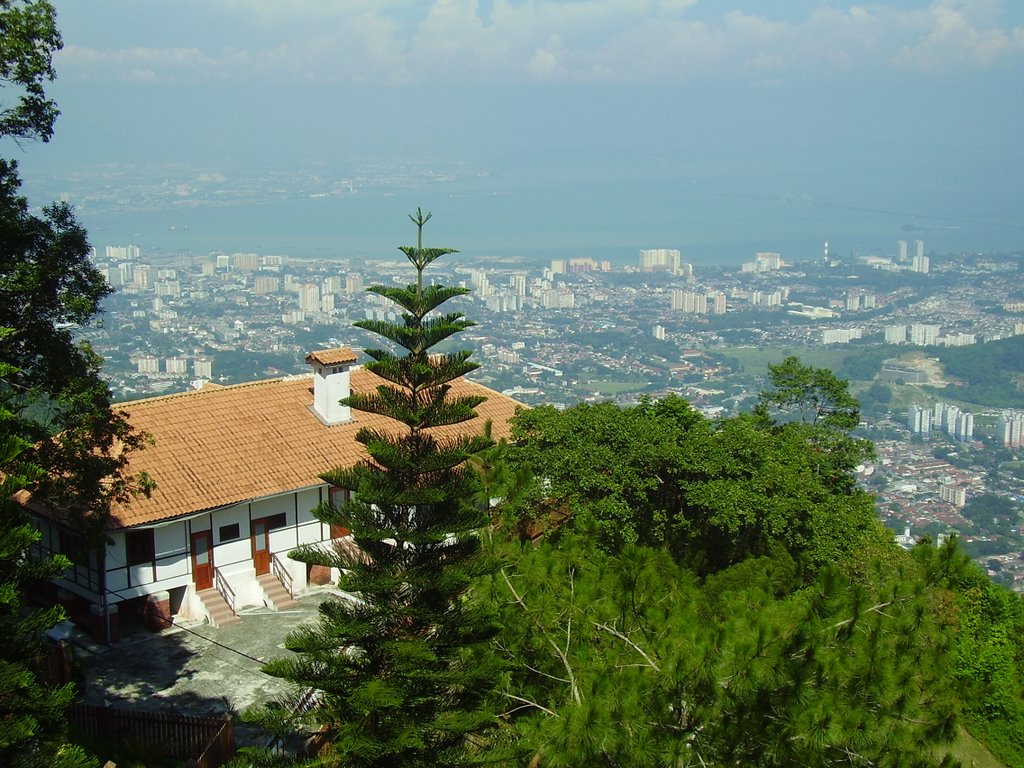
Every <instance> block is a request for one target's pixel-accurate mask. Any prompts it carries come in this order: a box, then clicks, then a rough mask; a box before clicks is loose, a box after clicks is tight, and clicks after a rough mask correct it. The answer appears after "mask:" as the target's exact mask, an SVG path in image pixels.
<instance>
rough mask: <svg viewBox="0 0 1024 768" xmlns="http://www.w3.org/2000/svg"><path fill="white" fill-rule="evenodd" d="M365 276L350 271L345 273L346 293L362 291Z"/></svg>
mask: <svg viewBox="0 0 1024 768" xmlns="http://www.w3.org/2000/svg"><path fill="white" fill-rule="evenodd" d="M362 292H363V276H362V275H356V274H352V273H349V274H347V275H345V293H348V294H353V293H362Z"/></svg>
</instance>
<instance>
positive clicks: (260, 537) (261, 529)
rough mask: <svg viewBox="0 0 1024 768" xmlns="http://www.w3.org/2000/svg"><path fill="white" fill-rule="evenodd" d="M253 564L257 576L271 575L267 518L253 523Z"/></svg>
mask: <svg viewBox="0 0 1024 768" xmlns="http://www.w3.org/2000/svg"><path fill="white" fill-rule="evenodd" d="M252 564H253V565H254V566H255V567H256V575H257V576H262V575H263V574H264V573H270V526H269V525H267V519H266V518H265V517H263V518H260V519H259V520H253V521H252Z"/></svg>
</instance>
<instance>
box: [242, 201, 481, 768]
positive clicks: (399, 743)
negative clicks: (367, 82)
mask: <svg viewBox="0 0 1024 768" xmlns="http://www.w3.org/2000/svg"><path fill="white" fill-rule="evenodd" d="M411 218H412V219H413V222H414V223H415V224H416V225H417V228H418V232H419V238H418V245H417V246H416V247H410V248H403V249H402V251H403V252H404V253H405V254H406V256H407V257H408V259H409V261H410V262H411V263H412V264H413V266H414V267H415V268H416V282H415V283H414V284H412V285H409V286H407V287H405V288H392V287H382V286H374V287H373V288H371V289H370V290H372V291H373V292H374V293H377V294H379V295H382V296H386V297H387V298H389V299H391V300H392V301H394V302H395V303H397V304H398V305H399V306H400V307H401V308H402V310H403V314H402V323H401V324H398V323H395V324H389V323H378V322H365V323H360V324H359V325H360V326H361V327H364V328H367V329H368V330H371V331H374V332H376V333H378V334H379V335H381V336H383V337H384V338H386V339H388V340H390V341H392V342H394V343H395V344H396V345H398V346H399V347H402V348H404V349H405V350H406V354H404V355H402V356H398V355H396V354H394V353H393V352H391V351H388V350H379V349H376V350H367V354H369V355H370V356H371V357H372V358H373V362H371V363H369V364H368V365H367V368H369V369H370V370H371V371H373V372H374V373H376V374H377V375H378V376H380V377H381V378H382V379H383V380H384V381H385V383H383V384H381V385H380V386H378V387H377V389H376V391H375V392H372V393H360V394H355V395H353V396H351V397H349V398H347V400H346V401H344V402H345V403H347V404H348V405H350V406H351V407H352V408H353V409H355V410H359V411H365V412H371V413H376V414H381V415H384V416H388V417H389V418H391V419H394V420H395V421H397V422H399V423H400V424H401V425H402V426H403V428H404V429H402V430H399V431H397V432H396V431H391V430H389V431H387V432H383V431H374V430H371V429H367V428H363V429H361V430H359V432H358V433H357V436H356V439H357V440H358V441H359V442H361V443H362V444H363V445H364V446H365V448H366V451H367V453H368V454H369V457H370V458H369V459H368V460H367V461H364V462H362V463H360V464H358V465H356V466H355V467H351V468H339V469H337V470H334V471H331V472H328V473H326V474H325V475H324V476H323V477H324V479H325V480H326V481H327V482H329V483H331V484H333V485H335V486H339V487H343V488H349V489H351V490H352V491H353V492H354V494H353V497H352V500H351V501H349V502H348V503H346V504H345V505H344V506H342V507H340V508H338V507H333V506H330V505H326V506H324V507H322V508H320V509H319V510H318V511H317V515H318V517H319V518H320V519H321V520H322V521H323V522H325V523H329V524H332V525H341V526H344V527H346V528H348V529H350V530H351V532H352V543H354V544H355V547H352V546H350V545H349V544H348V543H347V542H346V543H339V544H338V546H336V547H334V548H333V549H331V550H329V551H325V550H322V549H316V548H307V549H306V550H304V551H303V552H301V553H300V554H299V555H298V556H299V557H300V558H301V559H304V560H306V561H307V562H312V563H317V564H320V565H327V566H332V567H336V568H339V569H341V572H342V577H341V580H340V582H339V586H340V587H341V589H343V590H345V591H346V592H347V593H349V594H351V595H354V596H355V597H354V598H353V599H352V600H337V601H327V602H325V603H323V605H322V606H321V609H320V614H321V615H320V619H319V622H318V623H317V624H316V625H315V626H309V627H305V628H303V629H300V630H298V631H296V632H295V633H293V634H292V635H290V636H289V638H288V640H287V646H288V648H290V649H291V650H293V651H295V652H296V653H297V654H298V657H297V659H294V660H281V661H276V662H272V663H271V664H269V665H267V667H266V671H267V672H268V673H270V674H272V675H276V676H279V677H283V678H286V679H288V680H291V681H292V682H294V683H296V684H299V685H301V686H304V687H308V688H315V689H317V690H318V692H319V693H318V696H319V698H318V704H317V706H316V707H315V708H314V709H313V710H312V712H311V713H310V714H309V715H308V716H307V717H306V718H305V720H306V721H307V723H308V724H309V725H311V726H312V727H313V728H314V729H316V730H318V731H319V732H320V737H321V738H322V739H323V740H324V741H325V743H326V746H325V747H324V749H323V751H322V753H321V758H323V759H326V760H335V761H337V762H338V763H341V764H344V765H345V766H426V765H471V764H474V763H478V762H481V761H483V760H484V756H483V755H482V754H480V753H478V752H475V751H474V749H473V748H472V746H471V744H470V742H469V741H468V737H469V736H471V735H477V736H478V735H479V734H480V733H481V732H483V731H485V730H486V729H488V728H489V727H492V726H494V725H495V724H496V723H495V719H494V710H493V708H492V707H490V706H489V696H490V692H491V689H492V685H493V682H494V680H495V679H496V677H497V675H498V673H499V669H498V659H497V657H496V656H495V655H494V654H493V652H492V651H491V648H490V640H491V638H492V637H493V636H494V634H495V633H496V632H497V629H498V627H497V625H496V624H495V623H494V618H493V616H492V614H491V612H490V611H489V609H488V608H487V607H486V606H485V605H482V604H480V603H479V602H477V601H474V600H472V599H470V594H469V589H470V586H471V584H472V583H473V581H474V580H476V579H478V578H480V577H481V576H484V575H486V574H488V573H490V572H492V571H493V569H494V567H495V565H496V562H495V561H494V560H493V558H491V557H490V556H489V555H487V554H486V553H485V552H484V551H483V548H482V540H481V538H480V536H479V532H480V530H481V529H482V528H483V527H484V526H486V524H487V522H488V517H487V512H486V508H485V507H482V506H479V505H476V504H474V503H473V499H474V498H475V496H476V493H477V489H478V477H477V473H476V472H475V471H474V470H473V469H472V468H471V467H470V466H467V461H468V460H469V459H470V458H471V457H473V456H474V455H476V456H480V455H481V454H482V452H484V451H486V450H488V449H489V448H490V447H491V446H492V445H493V441H491V440H490V439H489V438H486V437H482V436H478V437H474V436H462V437H449V438H439V437H436V436H435V435H434V434H433V433H432V432H431V431H430V429H431V428H433V427H438V426H443V425H448V424H458V423H461V422H464V421H467V420H469V419H471V418H473V417H474V416H475V411H474V408H475V406H476V405H478V404H479V403H480V402H481V401H482V399H483V398H479V397H455V396H452V395H451V392H450V390H451V382H452V381H453V380H454V379H456V378H458V377H460V376H462V375H463V374H465V373H467V372H468V371H470V370H473V369H474V368H475V367H476V364H475V363H472V362H470V361H469V360H468V357H469V354H468V353H466V352H455V353H453V354H437V353H432V352H431V351H430V350H431V348H432V347H433V345H435V344H437V343H438V342H440V341H441V340H443V339H446V338H448V337H449V336H451V335H453V334H455V333H458V332H460V331H462V330H464V329H466V328H468V327H470V326H471V325H472V323H471V322H470V321H468V320H466V319H465V318H463V316H462V315H461V314H459V313H448V314H433V315H430V316H429V317H428V314H429V313H431V312H433V311H434V310H436V309H437V307H439V306H440V305H441V304H443V303H444V302H445V301H446V300H447V299H449V298H452V297H454V296H458V295H461V294H462V293H464V291H463V290H462V289H459V288H446V287H444V286H438V285H429V286H424V285H423V270H424V269H425V268H426V267H427V266H428V265H429V264H430V263H432V262H433V261H434V260H436V259H437V258H439V257H440V256H442V255H444V254H446V253H451V251H450V250H449V249H425V248H423V247H422V229H423V225H424V224H425V223H426V221H427V220H428V219H429V218H430V214H426V215H424V214H422V212H420V211H417V213H416V216H414V217H411ZM281 715H282V711H281V710H280V709H278V710H277V711H275V710H274V709H272V708H267V709H264V710H263V711H262V713H254V714H253V715H252V716H253V717H256V718H257V719H258V720H262V721H263V722H268V723H272V722H275V721H277V722H278V723H279V722H280V719H281V717H280V716H281ZM332 764H333V763H332Z"/></svg>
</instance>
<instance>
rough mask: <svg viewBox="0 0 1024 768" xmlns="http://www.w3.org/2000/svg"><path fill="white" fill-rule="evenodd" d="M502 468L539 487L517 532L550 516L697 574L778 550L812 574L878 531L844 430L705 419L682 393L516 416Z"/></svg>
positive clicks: (606, 542)
mask: <svg viewBox="0 0 1024 768" xmlns="http://www.w3.org/2000/svg"><path fill="white" fill-rule="evenodd" d="M513 435H514V437H515V439H516V442H515V445H514V446H513V447H512V448H511V450H510V461H512V462H513V463H520V464H525V465H527V466H529V467H530V468H532V470H533V472H534V474H535V475H536V476H537V478H538V483H537V484H536V486H535V487H534V494H533V496H532V498H530V499H529V503H527V504H519V505H517V506H515V507H513V508H512V511H513V512H514V513H516V519H515V523H516V524H517V525H518V526H519V528H520V530H522V529H524V528H530V527H532V528H533V529H536V527H538V526H540V527H543V526H545V525H547V526H548V527H553V526H555V525H556V524H557V523H556V521H558V520H564V521H565V522H564V523H563V525H566V526H569V527H570V528H575V529H577V530H584V529H585V530H591V531H593V533H594V535H595V536H596V537H597V540H598V541H599V542H600V543H601V545H602V547H604V548H605V549H607V550H608V551H611V552H615V551H618V550H619V549H620V548H621V547H622V546H624V545H626V544H631V543H635V544H645V545H648V546H655V547H665V548H667V549H668V550H669V552H671V553H672V555H673V556H674V557H675V558H676V560H677V561H678V562H680V563H682V564H685V565H688V566H689V567H691V568H693V569H694V570H696V571H697V572H698V573H701V574H706V573H714V572H716V571H718V570H721V569H722V568H726V567H728V566H730V565H733V564H735V563H738V562H740V561H742V560H743V559H745V558H747V557H750V556H761V555H769V554H771V553H772V552H773V551H775V550H776V549H780V548H781V549H784V550H786V551H788V552H789V553H790V555H791V556H792V557H793V558H794V559H795V560H796V561H797V563H798V564H799V565H800V568H801V571H802V572H803V573H805V574H807V575H808V576H813V574H814V573H816V572H817V570H818V569H820V568H821V567H822V566H824V565H826V564H828V563H832V562H836V561H837V560H841V559H843V558H844V557H846V556H848V555H849V554H850V553H851V552H853V551H854V550H855V549H856V548H857V546H858V545H859V544H860V543H861V542H862V541H864V540H865V539H868V538H875V537H882V536H883V534H884V532H882V531H881V527H880V525H879V523H878V521H877V519H876V516H875V514H874V505H873V501H872V499H871V497H870V496H869V495H868V494H866V493H865V492H863V491H860V490H857V489H856V488H855V487H854V484H853V476H852V473H851V472H850V470H851V469H852V466H851V463H850V462H851V459H852V457H853V456H854V455H859V454H857V451H859V450H860V448H859V444H858V443H857V441H854V440H853V439H852V438H850V437H849V436H848V435H847V434H846V433H845V432H842V431H841V430H838V429H831V428H828V427H825V426H821V425H813V424H801V423H799V422H794V423H781V424H780V423H777V422H776V421H774V420H773V419H772V417H771V416H770V415H769V414H759V415H742V416H737V417H734V418H730V419H726V420H723V421H720V422H711V421H709V420H707V419H705V418H704V417H702V416H701V415H700V414H698V413H696V412H695V411H693V410H692V409H691V408H689V406H688V405H687V404H686V403H685V402H684V401H682V400H681V399H679V398H676V397H669V398H666V399H664V400H661V401H658V402H643V403H641V404H640V405H638V406H636V407H633V408H627V409H622V408H619V407H617V406H615V405H614V404H611V403H601V404H598V405H578V406H575V407H573V408H570V409H567V410H565V411H558V410H556V409H554V408H543V407H542V408H536V409H533V410H531V411H527V412H524V413H522V414H520V415H519V416H517V417H516V420H515V421H514V423H513Z"/></svg>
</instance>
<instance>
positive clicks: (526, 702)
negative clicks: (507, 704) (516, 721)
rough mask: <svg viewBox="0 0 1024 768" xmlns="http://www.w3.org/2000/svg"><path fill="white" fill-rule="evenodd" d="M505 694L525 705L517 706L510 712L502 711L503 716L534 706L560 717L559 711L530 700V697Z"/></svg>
mask: <svg viewBox="0 0 1024 768" xmlns="http://www.w3.org/2000/svg"><path fill="white" fill-rule="evenodd" d="M503 695H504V696H507V697H508V698H510V699H512V700H513V701H518V702H521V703H522V705H523V706H521V707H516V708H515V709H510V710H509V711H508V712H503V713H502V717H504V716H505V715H511V714H512V713H513V712H518V711H519V710H520V709H526V708H527V707H534V708H536V709H539V710H540V711H541V712H546V713H547V714H549V715H551V716H552V717H558V713H557V712H555V711H553V710H550V709H548V708H547V707H545V706H544V705H543V704H538V703H537V702H535V701H530V700H529V699H524V698H523V697H522V696H516V695H515V694H514V693H506V694H503Z"/></svg>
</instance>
